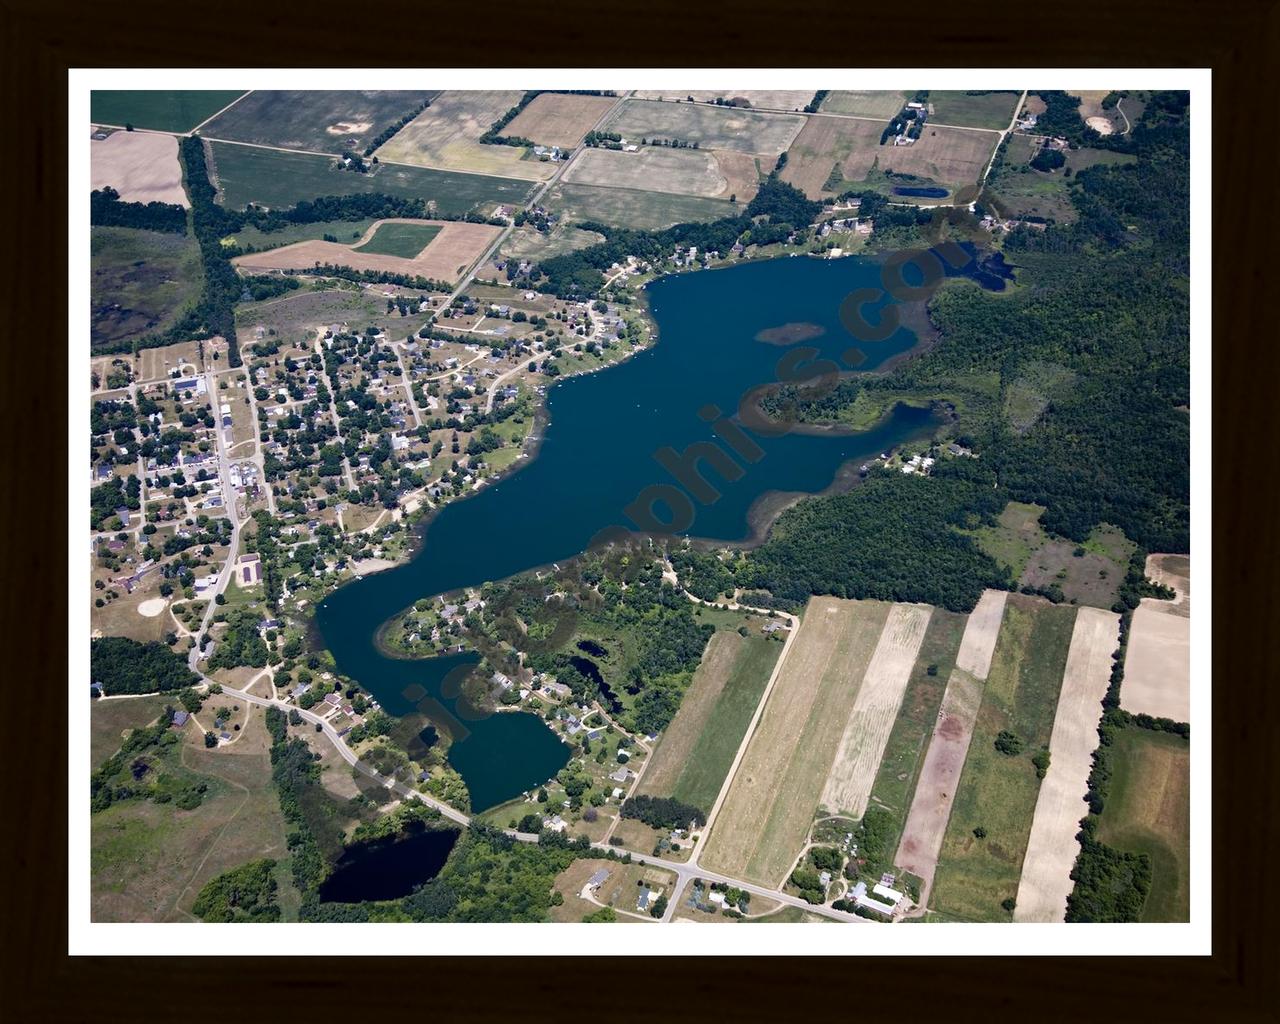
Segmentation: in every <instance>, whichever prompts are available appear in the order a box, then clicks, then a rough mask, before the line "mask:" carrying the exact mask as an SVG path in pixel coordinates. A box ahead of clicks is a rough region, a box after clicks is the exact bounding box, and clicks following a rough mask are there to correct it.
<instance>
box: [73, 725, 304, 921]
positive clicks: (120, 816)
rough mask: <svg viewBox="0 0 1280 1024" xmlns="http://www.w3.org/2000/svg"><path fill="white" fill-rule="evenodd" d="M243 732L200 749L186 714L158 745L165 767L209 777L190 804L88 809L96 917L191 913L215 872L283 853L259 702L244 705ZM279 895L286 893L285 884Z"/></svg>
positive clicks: (186, 917)
mask: <svg viewBox="0 0 1280 1024" xmlns="http://www.w3.org/2000/svg"><path fill="white" fill-rule="evenodd" d="M240 736H241V738H240V739H238V740H237V741H236V742H235V743H233V744H230V745H228V746H225V747H221V748H216V749H214V750H206V749H205V747H204V743H203V740H202V738H201V734H200V733H199V731H198V730H197V729H196V728H195V727H193V726H192V725H191V724H190V723H188V725H187V727H186V729H185V730H184V734H183V741H182V742H181V743H180V744H178V745H176V746H175V747H172V748H169V749H168V750H167V751H166V752H165V753H164V754H163V755H161V756H162V758H163V759H164V769H163V770H165V771H170V772H173V773H177V774H180V775H186V776H189V777H195V778H199V779H201V780H203V781H205V782H206V784H207V785H208V787H209V788H208V790H207V792H206V793H205V796H204V800H203V801H202V802H201V804H200V806H199V807H197V808H196V809H194V810H190V811H184V810H180V809H178V808H177V807H175V806H174V804H173V803H164V804H161V803H154V802H151V801H140V800H133V801H128V802H123V803H117V804H114V805H112V806H111V807H109V808H107V809H106V810H105V811H100V812H98V813H96V814H94V815H93V817H92V819H91V826H90V840H89V842H90V863H91V867H92V875H91V877H92V879H93V889H92V894H91V897H90V900H91V903H90V905H91V914H92V919H93V920H94V921H192V920H195V918H194V917H193V916H192V914H191V904H192V902H193V901H194V900H195V897H196V894H197V893H199V891H200V888H201V887H202V886H203V885H204V884H205V883H206V882H208V881H209V880H210V879H211V878H213V877H215V876H216V875H218V874H221V873H222V872H223V871H227V870H229V869H230V868H233V867H237V866H239V865H240V864H243V863H245V862H246V861H249V860H254V859H257V858H259V857H272V858H274V859H276V860H278V861H285V860H287V857H288V850H287V848H286V845H285V822H284V817H283V815H282V814H281V813H280V801H279V798H278V796H277V795H276V789H275V786H274V785H273V784H272V781H271V761H270V755H269V753H268V736H267V732H266V726H265V725H264V724H263V721H262V712H261V711H260V710H258V709H254V710H253V711H252V712H250V713H249V718H248V721H247V723H246V724H245V725H244V727H243V729H242V731H241V734H240ZM282 867H283V866H282ZM286 879H287V871H285V870H278V872H277V880H278V881H279V882H280V884H281V887H282V889H284V888H286V887H290V886H289V885H288V882H287V880H286ZM290 888H291V887H290ZM281 896H282V902H283V900H284V898H285V893H283V892H282V894H281Z"/></svg>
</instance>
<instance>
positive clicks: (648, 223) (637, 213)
mask: <svg viewBox="0 0 1280 1024" xmlns="http://www.w3.org/2000/svg"><path fill="white" fill-rule="evenodd" d="M544 205H545V206H546V207H547V209H548V210H550V211H552V212H553V213H556V214H558V215H559V216H560V218H561V219H562V220H563V221H564V222H567V223H569V224H581V223H583V222H585V221H597V222H599V223H601V224H612V225H615V226H617V227H620V228H636V229H638V230H641V231H660V230H661V229H663V228H669V227H670V226H671V225H672V224H682V223H691V222H702V221H713V220H720V219H721V218H722V217H732V216H734V215H735V214H736V213H738V212H739V208H738V206H737V204H735V203H729V202H726V201H725V200H723V199H704V198H702V197H700V196H676V195H670V194H664V193H662V192H647V191H646V192H642V191H638V190H636V189H629V188H604V187H601V186H598V185H574V184H564V183H562V182H557V183H556V184H555V186H554V187H553V188H552V189H551V191H550V192H549V193H548V194H547V198H546V201H545V204H544Z"/></svg>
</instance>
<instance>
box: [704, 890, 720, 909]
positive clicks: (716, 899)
mask: <svg viewBox="0 0 1280 1024" xmlns="http://www.w3.org/2000/svg"><path fill="white" fill-rule="evenodd" d="M707 902H709V903H714V904H715V905H716V906H717V907H723V906H724V893H722V892H718V891H717V892H713V893H711V895H710V896H708V897H707Z"/></svg>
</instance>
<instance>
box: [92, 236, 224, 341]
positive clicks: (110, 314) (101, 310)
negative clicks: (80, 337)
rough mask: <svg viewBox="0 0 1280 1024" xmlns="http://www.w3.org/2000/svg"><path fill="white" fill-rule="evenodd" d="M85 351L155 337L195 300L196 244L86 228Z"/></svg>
mask: <svg viewBox="0 0 1280 1024" xmlns="http://www.w3.org/2000/svg"><path fill="white" fill-rule="evenodd" d="M89 267H90V271H89V273H90V278H89V297H90V298H89V301H90V314H89V316H90V320H89V323H90V334H89V340H90V347H91V349H93V350H94V351H100V350H102V349H103V348H105V347H109V346H111V345H115V344H120V343H124V342H128V341H131V340H132V339H134V338H139V337H142V336H143V335H146V334H152V333H160V332H162V331H164V330H166V329H167V328H168V327H169V326H170V325H172V324H173V323H175V322H176V321H177V320H178V319H179V317H180V316H181V315H182V313H183V312H184V310H185V309H186V308H187V307H188V306H189V305H190V304H192V303H194V302H196V301H198V300H199V298H200V289H201V284H202V280H203V277H202V270H201V266H200V248H199V246H197V245H196V243H195V240H194V239H192V238H189V237H187V236H185V235H175V234H173V233H172V232H167V231H143V230H140V229H138V228H110V227H93V228H90V229H89Z"/></svg>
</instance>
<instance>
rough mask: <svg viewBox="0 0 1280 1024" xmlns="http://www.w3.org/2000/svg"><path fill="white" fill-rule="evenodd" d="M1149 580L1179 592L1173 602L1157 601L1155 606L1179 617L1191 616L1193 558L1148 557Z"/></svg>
mask: <svg viewBox="0 0 1280 1024" xmlns="http://www.w3.org/2000/svg"><path fill="white" fill-rule="evenodd" d="M1146 574H1147V579H1149V580H1151V581H1152V582H1154V583H1163V584H1164V585H1165V586H1166V587H1172V588H1173V589H1174V590H1175V591H1176V592H1177V597H1175V598H1174V599H1173V600H1172V601H1156V600H1155V599H1154V598H1152V599H1151V602H1152V604H1153V605H1158V606H1160V607H1163V608H1164V609H1166V610H1167V611H1170V612H1173V613H1175V614H1177V615H1190V614H1191V556H1190V555H1148V556H1147V567H1146Z"/></svg>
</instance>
